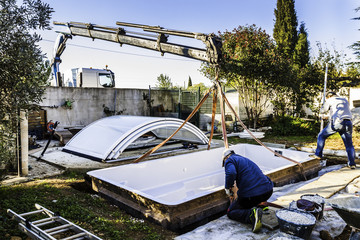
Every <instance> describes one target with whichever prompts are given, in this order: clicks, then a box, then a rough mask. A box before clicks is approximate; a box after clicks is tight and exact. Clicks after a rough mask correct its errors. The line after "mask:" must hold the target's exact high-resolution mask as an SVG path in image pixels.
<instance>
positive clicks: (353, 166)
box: [347, 163, 356, 169]
mask: <svg viewBox="0 0 360 240" xmlns="http://www.w3.org/2000/svg"><path fill="white" fill-rule="evenodd" d="M347 166H348V168H350V169H356V164H355V165H350V164H349V163H348V164H347Z"/></svg>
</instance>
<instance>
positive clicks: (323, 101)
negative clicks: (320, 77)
mask: <svg viewBox="0 0 360 240" xmlns="http://www.w3.org/2000/svg"><path fill="white" fill-rule="evenodd" d="M327 72H328V63H326V67H325V78H324V93H323V99H322V104H321V107H322V106H323V105H324V103H325V97H326V85H327ZM323 129H324V119H323V117H322V115H320V131H322V130H323Z"/></svg>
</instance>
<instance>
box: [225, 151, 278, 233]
mask: <svg viewBox="0 0 360 240" xmlns="http://www.w3.org/2000/svg"><path fill="white" fill-rule="evenodd" d="M223 166H224V167H225V191H226V194H227V195H228V196H229V197H230V200H231V204H230V207H229V209H228V210H227V215H228V217H229V218H230V219H233V220H236V221H239V222H241V223H250V224H252V231H253V232H258V231H260V229H261V226H262V223H261V217H262V209H261V208H258V207H257V205H258V204H260V203H261V202H265V201H267V200H268V199H269V198H270V197H271V195H272V193H273V186H274V185H273V182H272V181H271V180H270V178H269V177H267V176H266V175H264V174H263V173H262V171H261V169H260V168H259V167H258V166H257V165H256V164H255V163H254V162H253V161H251V160H250V159H248V158H245V157H243V156H240V155H237V154H235V152H234V151H233V150H230V149H225V151H224V153H223ZM235 183H236V187H237V188H238V191H237V198H236V199H233V198H234V197H233V196H234V193H233V192H232V188H233V186H234V184H235Z"/></svg>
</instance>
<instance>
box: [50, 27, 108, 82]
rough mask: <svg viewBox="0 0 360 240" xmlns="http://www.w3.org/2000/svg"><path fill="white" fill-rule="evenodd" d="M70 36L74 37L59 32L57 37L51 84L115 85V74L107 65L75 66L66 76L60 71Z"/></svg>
mask: <svg viewBox="0 0 360 240" xmlns="http://www.w3.org/2000/svg"><path fill="white" fill-rule="evenodd" d="M69 38H72V36H71V35H70V34H62V33H61V34H58V36H57V38H56V41H55V44H54V52H53V59H52V62H51V67H52V76H51V78H50V83H51V85H52V86H58V87H100V88H113V87H115V74H114V72H113V71H111V70H110V69H108V66H107V65H106V68H105V69H95V68H73V69H71V72H68V73H67V77H64V74H63V73H61V72H60V71H59V65H60V63H61V58H60V57H61V55H62V53H63V52H64V50H65V47H66V41H67V40H68V39H69Z"/></svg>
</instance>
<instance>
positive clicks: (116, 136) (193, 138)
mask: <svg viewBox="0 0 360 240" xmlns="http://www.w3.org/2000/svg"><path fill="white" fill-rule="evenodd" d="M183 122H184V120H181V119H177V118H160V117H143V116H111V117H107V118H102V119H100V120H97V121H95V122H93V123H91V124H90V125H88V126H87V127H85V128H84V129H82V130H81V131H80V132H79V133H77V134H76V135H75V136H74V137H73V138H71V139H70V141H69V142H68V143H67V144H66V146H65V147H64V148H63V151H65V152H70V153H74V154H78V155H83V156H87V157H90V158H93V159H98V160H102V161H106V160H111V159H117V158H118V157H119V156H120V154H121V153H122V152H123V151H124V150H125V149H126V148H127V147H128V146H129V145H130V144H131V143H133V142H134V141H135V140H136V139H138V138H139V137H141V136H142V135H143V134H145V133H148V132H152V133H153V134H154V135H155V136H156V137H158V138H162V139H166V138H168V137H169V136H170V135H171V134H173V133H174V132H175V130H176V129H178V128H179V127H180V126H181V124H183ZM172 139H174V140H182V141H188V142H192V143H199V144H207V143H208V138H207V137H206V136H205V134H204V133H203V132H202V131H201V130H200V129H199V128H197V127H196V126H194V125H193V124H191V123H186V124H185V125H184V126H183V127H182V129H181V130H180V131H179V132H178V133H177V134H176V135H175V136H174V137H173V138H172Z"/></svg>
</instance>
